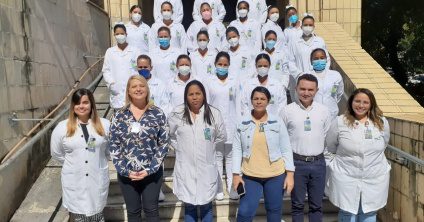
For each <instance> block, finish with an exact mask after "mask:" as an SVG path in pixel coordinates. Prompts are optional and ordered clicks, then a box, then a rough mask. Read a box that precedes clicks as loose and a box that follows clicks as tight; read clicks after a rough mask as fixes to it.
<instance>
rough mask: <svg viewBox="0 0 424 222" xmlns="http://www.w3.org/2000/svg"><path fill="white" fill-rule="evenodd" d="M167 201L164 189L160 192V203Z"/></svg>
mask: <svg viewBox="0 0 424 222" xmlns="http://www.w3.org/2000/svg"><path fill="white" fill-rule="evenodd" d="M163 201H165V194H163V192H162V189H160V192H159V202H163Z"/></svg>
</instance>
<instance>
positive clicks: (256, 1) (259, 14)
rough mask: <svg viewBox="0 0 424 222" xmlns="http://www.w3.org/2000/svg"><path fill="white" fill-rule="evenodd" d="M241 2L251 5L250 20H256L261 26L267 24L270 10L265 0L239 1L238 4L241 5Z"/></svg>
mask: <svg viewBox="0 0 424 222" xmlns="http://www.w3.org/2000/svg"><path fill="white" fill-rule="evenodd" d="M241 1H245V2H247V3H249V5H250V10H249V14H248V16H249V18H252V19H254V20H256V21H257V22H258V23H259V24H260V25H261V24H263V23H265V21H266V16H267V8H268V7H267V5H266V1H265V0H238V1H237V4H239V3H240V2H241ZM238 15H239V14H238V12H237V16H238Z"/></svg>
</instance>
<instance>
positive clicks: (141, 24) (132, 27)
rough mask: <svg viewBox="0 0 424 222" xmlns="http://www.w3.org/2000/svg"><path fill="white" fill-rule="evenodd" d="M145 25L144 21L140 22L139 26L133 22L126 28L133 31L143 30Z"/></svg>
mask: <svg viewBox="0 0 424 222" xmlns="http://www.w3.org/2000/svg"><path fill="white" fill-rule="evenodd" d="M143 25H144V23H143V21H141V20H140V25H139V26H136V25H134V24H133V23H132V22H128V23H127V25H126V26H127V27H128V28H131V29H141V28H143Z"/></svg>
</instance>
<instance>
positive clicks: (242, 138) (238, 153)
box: [233, 114, 294, 173]
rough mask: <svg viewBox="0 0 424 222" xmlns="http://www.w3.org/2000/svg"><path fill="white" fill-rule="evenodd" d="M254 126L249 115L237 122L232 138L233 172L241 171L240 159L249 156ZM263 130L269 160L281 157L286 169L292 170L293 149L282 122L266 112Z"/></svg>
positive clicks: (272, 160)
mask: <svg viewBox="0 0 424 222" xmlns="http://www.w3.org/2000/svg"><path fill="white" fill-rule="evenodd" d="M255 128H256V124H255V122H253V120H252V116H251V115H249V116H246V117H244V118H243V121H242V122H241V123H240V124H237V128H236V133H235V135H234V140H233V173H241V163H242V159H243V158H249V157H250V154H251V152H252V143H253V134H254V133H255ZM264 130H265V137H266V143H267V145H268V152H269V160H270V161H271V162H274V161H277V160H278V159H280V158H283V160H284V164H285V168H286V170H288V171H294V164H293V151H292V148H291V145H290V139H289V135H288V133H287V128H286V126H285V125H284V122H283V121H282V120H281V119H280V118H278V117H277V116H275V115H271V114H268V121H267V123H266V124H265V125H264Z"/></svg>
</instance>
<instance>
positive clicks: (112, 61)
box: [102, 44, 141, 109]
mask: <svg viewBox="0 0 424 222" xmlns="http://www.w3.org/2000/svg"><path fill="white" fill-rule="evenodd" d="M139 55H141V51H140V50H139V49H138V48H135V47H133V46H131V45H129V44H128V45H127V47H125V49H124V50H121V49H120V48H118V46H113V47H110V48H108V49H107V50H106V54H105V60H104V62H103V68H102V73H103V79H104V80H105V82H106V85H107V87H108V88H109V90H110V105H111V107H112V108H114V109H119V108H122V107H123V106H124V105H125V89H126V86H127V81H128V79H129V78H130V77H131V76H132V75H137V74H138V72H137V57H138V56H139Z"/></svg>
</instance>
